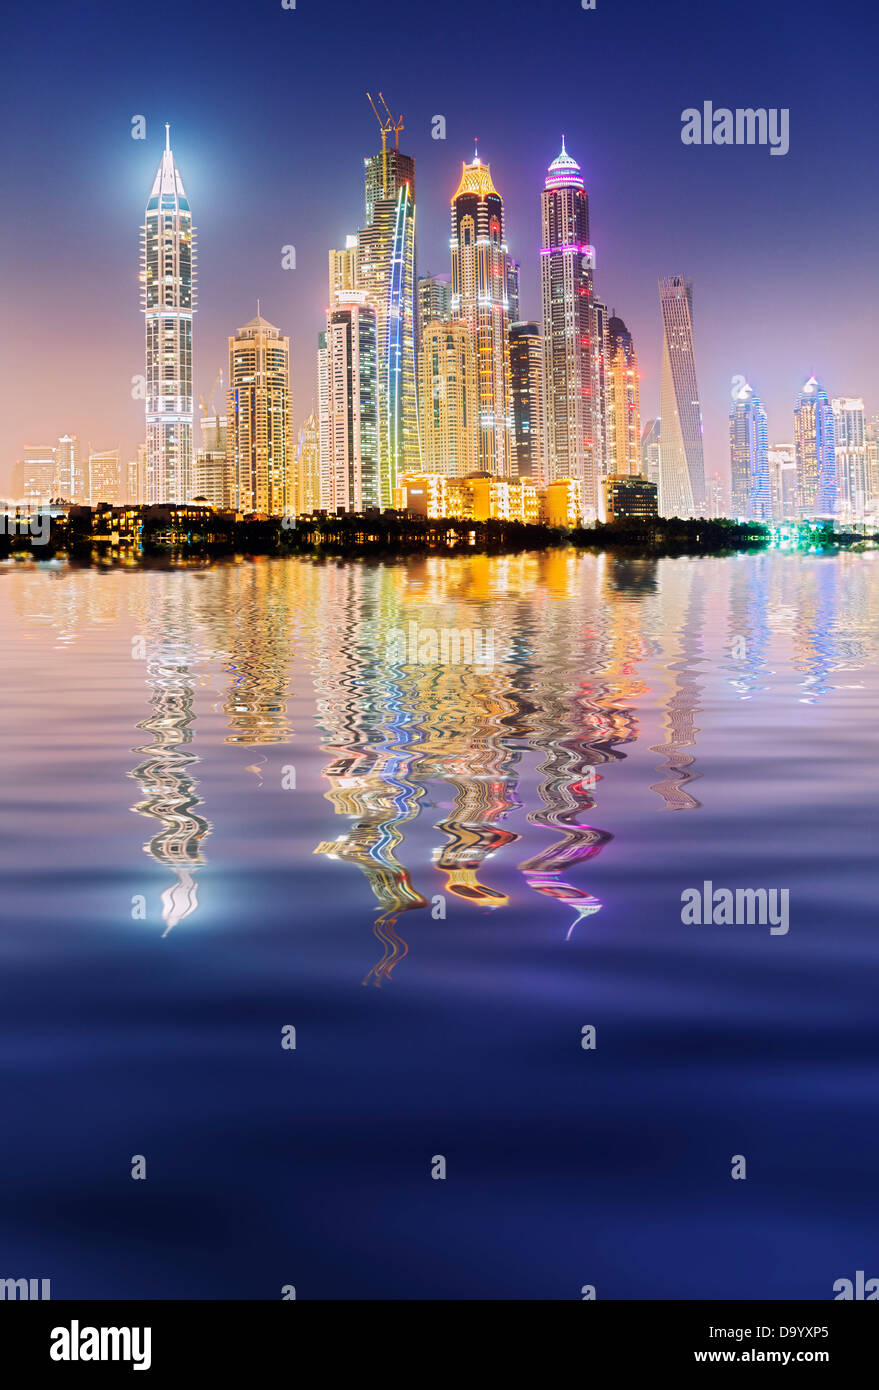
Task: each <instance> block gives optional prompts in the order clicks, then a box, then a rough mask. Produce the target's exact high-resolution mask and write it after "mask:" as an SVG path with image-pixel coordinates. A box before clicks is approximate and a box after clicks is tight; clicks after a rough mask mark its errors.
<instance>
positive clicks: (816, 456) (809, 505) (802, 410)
mask: <svg viewBox="0 0 879 1390" xmlns="http://www.w3.org/2000/svg"><path fill="white" fill-rule="evenodd" d="M794 448H795V449H796V457H797V493H798V502H799V509H800V516H802V517H810V516H831V515H832V514H833V512H834V510H835V507H836V450H835V430H834V420H833V410H832V408H831V405H830V401H829V399H828V397H827V392H826V391H825V389H824V387H823V386H822V385H821V383H820V382H819V381H816V379H815V377H810V378H809V380H808V381H807V382H806V384H805V385H804V386H803V388H802V390H801V391H800V394H799V395H798V396H797V402H796V405H795V406H794Z"/></svg>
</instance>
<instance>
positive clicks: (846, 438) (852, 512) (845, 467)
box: [831, 396, 871, 521]
mask: <svg viewBox="0 0 879 1390" xmlns="http://www.w3.org/2000/svg"><path fill="white" fill-rule="evenodd" d="M831 406H832V409H833V426H834V436H833V447H834V453H835V456H836V491H837V511H838V512H839V514H840V515H841V516H843V517H844V518H845V520H846V521H860V520H861V519H862V518H863V516H864V514H865V513H866V511H867V508H868V503H869V501H870V493H871V487H870V470H869V465H868V458H867V429H866V419H865V416H864V402H863V399H862V397H860V396H837V397H836V399H835V400H833V401H831Z"/></svg>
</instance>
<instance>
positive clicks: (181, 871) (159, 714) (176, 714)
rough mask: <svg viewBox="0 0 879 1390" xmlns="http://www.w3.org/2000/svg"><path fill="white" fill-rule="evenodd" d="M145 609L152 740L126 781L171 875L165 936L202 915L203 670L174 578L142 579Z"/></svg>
mask: <svg viewBox="0 0 879 1390" xmlns="http://www.w3.org/2000/svg"><path fill="white" fill-rule="evenodd" d="M142 578H143V579H144V581H145V585H146V586H148V587H145V588H144V589H143V591H142V592H143V596H144V598H147V599H148V602H147V603H145V604H144V608H143V610H142V611H141V612H140V614H139V617H140V625H141V632H142V634H143V639H144V644H145V665H146V674H145V682H146V686H147V690H148V691H149V703H150V714H149V715H148V717H147V718H146V719H144V720H142V721H141V722H140V723H139V724H138V725H137V728H138V729H140V730H142V731H143V732H144V733H145V734H147V735H148V738H147V739H146V740H145V741H144V742H143V743H142V744H140V745H139V746H138V747H135V748H134V749H132V752H135V753H139V754H141V755H142V757H143V760H142V761H141V762H140V763H139V764H138V765H137V767H136V768H135V769H134V770H133V772H131V773H130V774H129V775H130V776H131V777H133V778H134V780H135V781H136V782H137V783H138V785H139V787H140V789H141V792H142V797H141V800H140V801H138V802H136V803H135V804H134V806H133V807H132V808H131V809H132V810H133V811H136V812H137V813H138V814H139V815H142V816H146V817H148V818H149V819H151V820H152V821H154V822H157V823H158V825H157V828H156V830H155V833H154V834H153V835H152V837H151V838H150V840H149V841H148V842H147V844H145V845H144V851H145V853H146V854H148V855H149V856H150V857H151V858H152V859H154V860H155V862H156V863H157V864H160V865H161V866H162V867H163V868H164V869H167V870H169V871H170V873H171V874H172V875H173V881H172V883H171V884H170V885H169V886H168V887H166V888H165V890H164V891H163V893H162V920H163V921H164V923H165V931H164V933H163V935H165V936H167V934H168V932H169V931H170V930H171V929H172V927H175V926H177V925H178V923H180V922H182V921H183V920H184V919H185V918H187V917H191V916H192V914H193V913H194V912H195V911H196V908H197V907H198V888H197V884H196V879H195V871H196V869H197V868H198V866H199V865H201V864H203V863H204V859H203V857H202V852H201V844H202V841H203V839H204V838H205V836H206V835H207V834H208V832H209V830H210V825H209V823H208V821H207V820H205V818H204V817H203V816H202V815H200V814H199V813H198V810H197V807H199V806H200V805H202V801H201V798H200V797H199V796H198V794H197V785H198V784H197V782H196V781H195V779H194V778H193V776H192V775H191V771H190V769H191V768H192V767H193V765H194V764H195V763H196V762H197V761H198V758H197V757H196V755H195V753H194V752H193V751H192V749H191V744H192V740H193V732H194V726H195V713H194V710H193V699H194V693H195V684H196V677H195V675H194V668H195V667H196V665H197V664H198V660H199V657H198V651H197V647H196V643H195V639H194V623H193V618H192V615H191V610H190V605H189V602H188V600H187V590H186V588H185V586H184V585H183V583H182V582H181V578H180V577H179V576H176V575H174V574H166V573H152V574H149V575H145V576H142Z"/></svg>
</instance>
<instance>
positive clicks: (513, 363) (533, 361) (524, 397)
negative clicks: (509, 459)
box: [510, 323, 545, 479]
mask: <svg viewBox="0 0 879 1390" xmlns="http://www.w3.org/2000/svg"><path fill="white" fill-rule="evenodd" d="M510 380H511V390H512V401H513V474H514V476H515V477H517V478H534V479H538V478H539V479H543V478H544V474H545V461H544V428H545V421H544V405H543V334H542V333H541V331H540V325H539V324H537V323H511V324H510Z"/></svg>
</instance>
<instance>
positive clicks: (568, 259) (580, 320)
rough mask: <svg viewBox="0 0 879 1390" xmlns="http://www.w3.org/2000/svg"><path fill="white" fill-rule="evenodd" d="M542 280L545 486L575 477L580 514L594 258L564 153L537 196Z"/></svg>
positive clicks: (591, 406) (594, 496) (592, 438)
mask: <svg viewBox="0 0 879 1390" xmlns="http://www.w3.org/2000/svg"><path fill="white" fill-rule="evenodd" d="M540 202H541V214H542V224H543V239H542V244H541V252H540V278H541V288H542V292H543V340H544V345H545V346H544V352H545V361H546V366H545V373H544V398H545V412H546V445H547V447H546V453H547V472H548V477H549V481H550V482H553V481H555V480H557V479H561V478H573V479H576V480H577V481H578V482H579V483H580V486H581V489H582V498H583V510H584V513H585V514H586V516H587V517H595V515H596V513H597V506H598V469H597V464H598V457H597V450H596V425H597V423H598V422H597V420H596V409H595V362H594V351H593V348H594V344H593V341H592V340H593V336H594V298H595V296H594V289H593V283H592V271H593V265H594V256H593V251H592V247H591V245H590V244H589V199H588V197H587V194H586V187H585V184H584V181H583V175H582V172H581V170H580V166H579V164H578V163H577V161H576V160H575V159H572V158H571V156H570V155H569V154H568V152H567V150H566V149H565V138H564V136H562V149H561V153H560V154H559V155H558V157H557V158H556V159H554V160H553V161H552V163H551V164H550V166H549V168H548V170H547V172H546V181H545V183H544V186H543V192H542V194H541V199H540Z"/></svg>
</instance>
